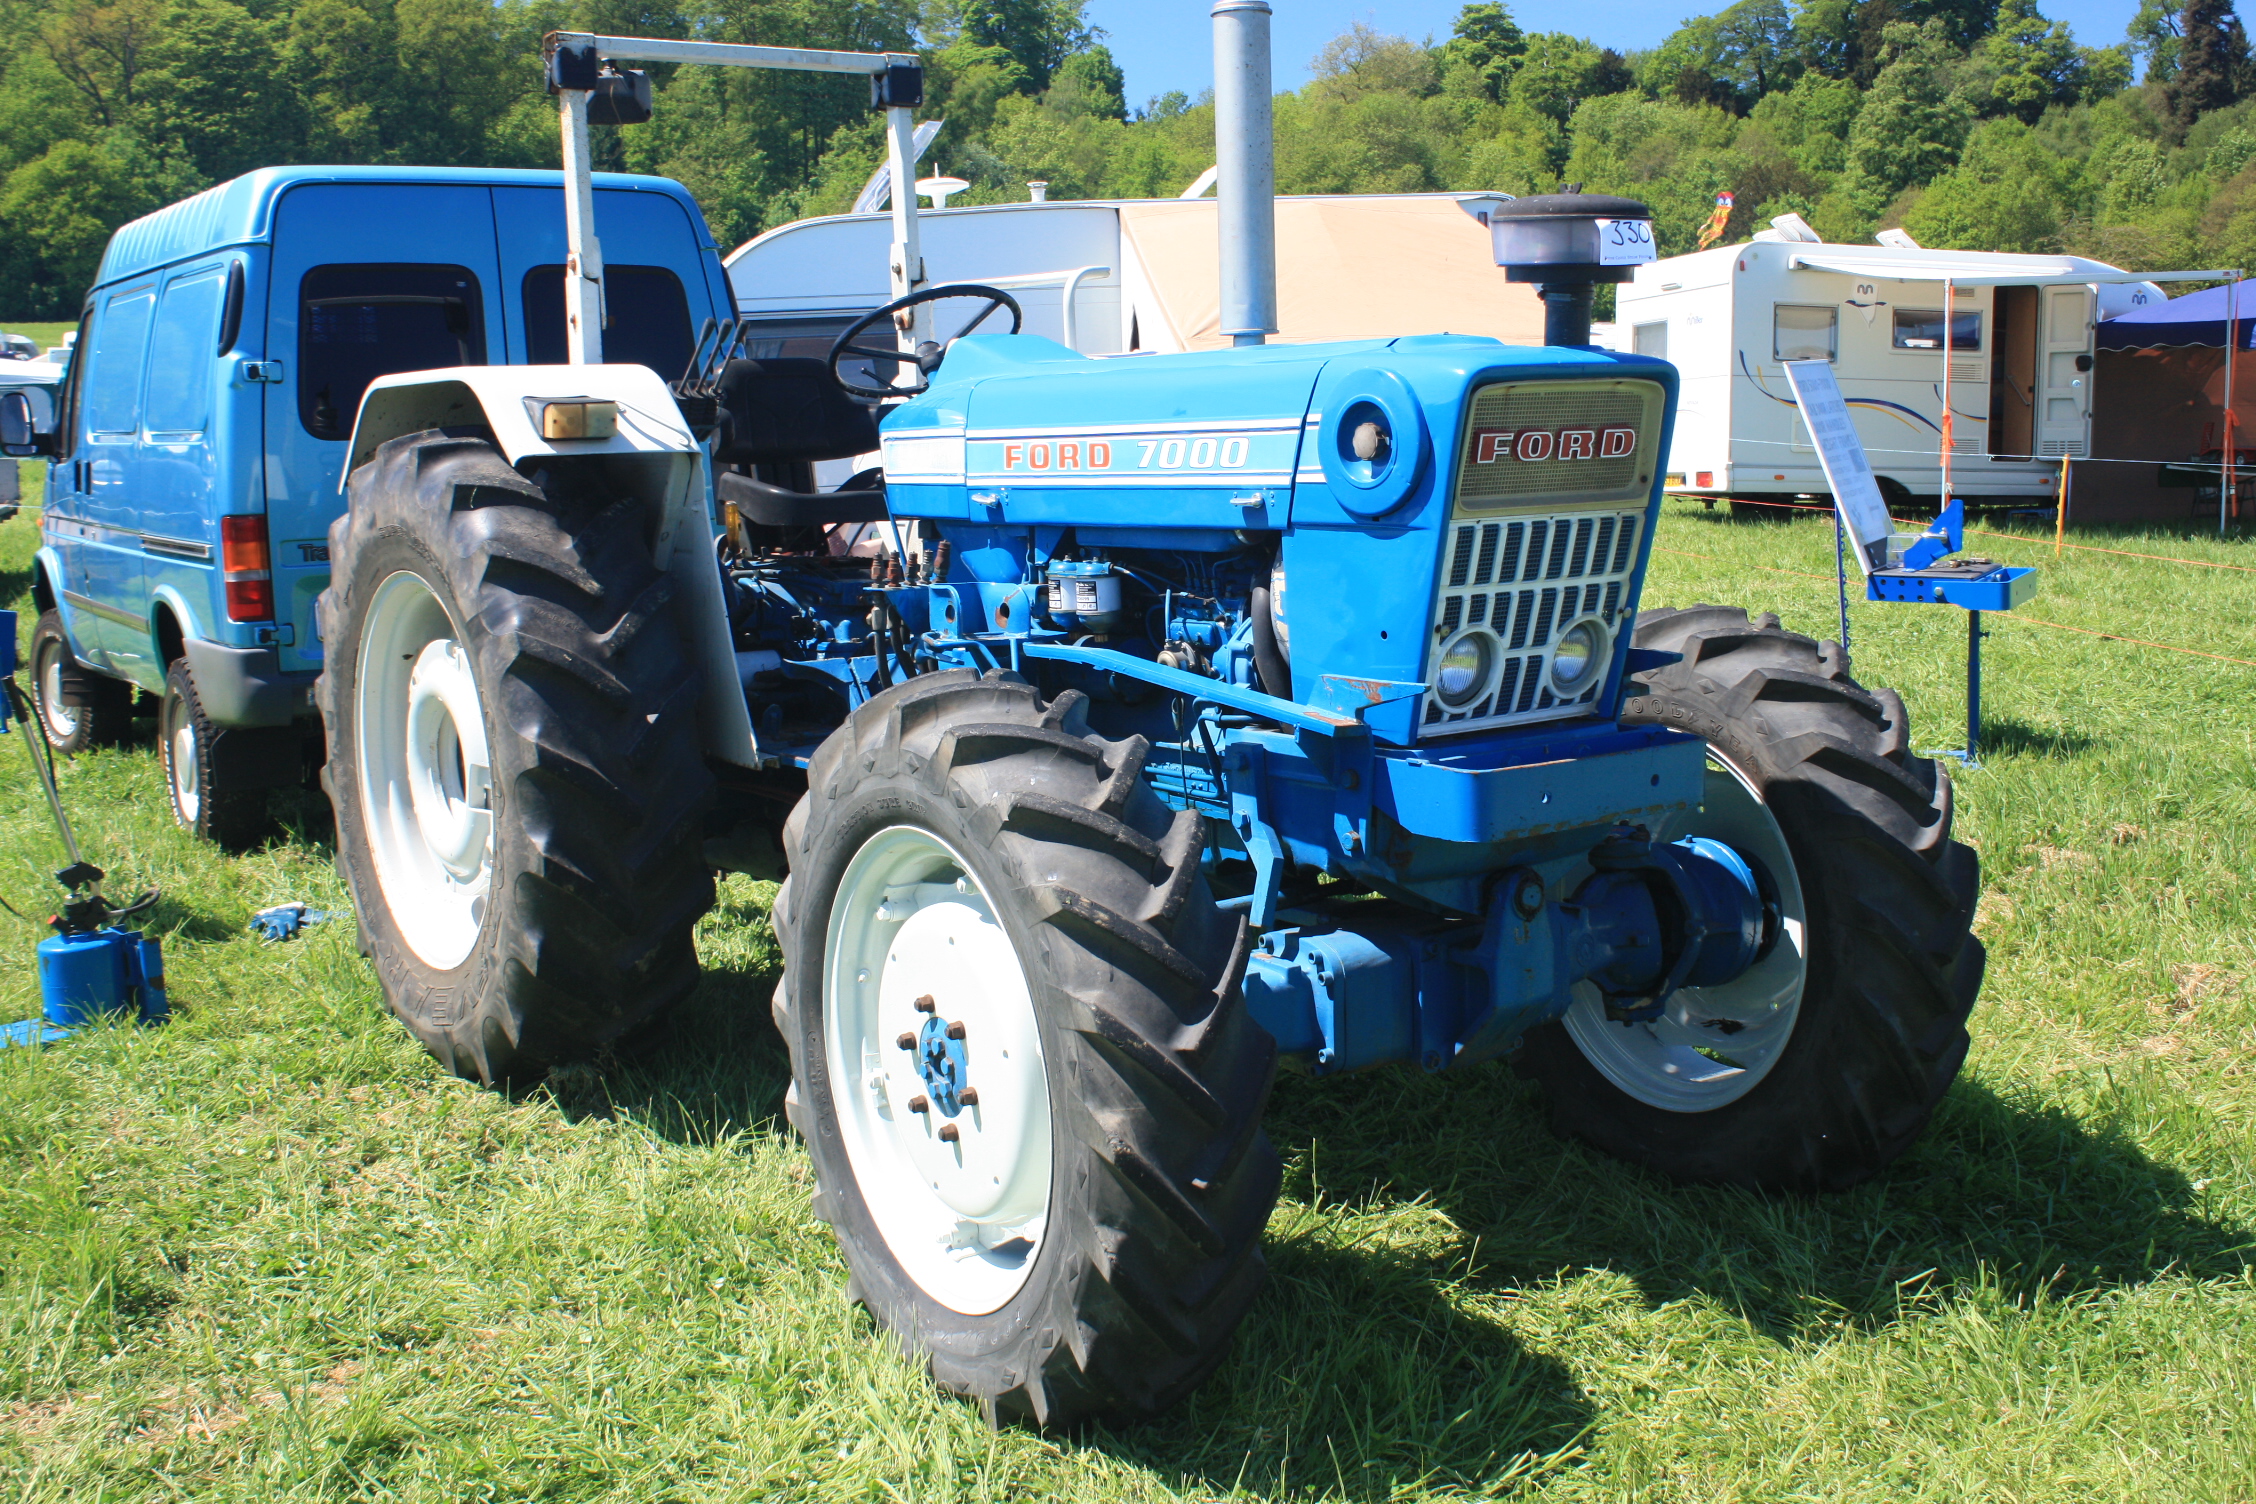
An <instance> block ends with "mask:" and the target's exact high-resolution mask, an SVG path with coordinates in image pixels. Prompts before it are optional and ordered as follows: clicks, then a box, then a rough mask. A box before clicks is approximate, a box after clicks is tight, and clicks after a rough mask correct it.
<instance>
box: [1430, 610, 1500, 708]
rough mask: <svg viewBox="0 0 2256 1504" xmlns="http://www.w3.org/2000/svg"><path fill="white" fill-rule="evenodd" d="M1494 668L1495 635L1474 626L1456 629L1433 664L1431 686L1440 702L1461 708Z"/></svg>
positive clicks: (1477, 694) (1475, 695) (1482, 687)
mask: <svg viewBox="0 0 2256 1504" xmlns="http://www.w3.org/2000/svg"><path fill="white" fill-rule="evenodd" d="M1495 668H1496V638H1495V637H1494V636H1493V635H1491V634H1490V633H1488V632H1485V631H1482V630H1481V629H1479V628H1475V629H1473V630H1472V631H1469V632H1460V633H1458V634H1457V635H1456V636H1455V637H1454V638H1452V639H1450V641H1449V642H1448V643H1446V644H1445V645H1444V646H1443V647H1442V650H1441V661H1440V662H1439V663H1437V664H1436V665H1435V666H1434V690H1435V692H1436V693H1437V694H1439V695H1440V696H1441V703H1442V704H1444V705H1446V706H1448V707H1449V708H1450V709H1451V710H1462V709H1464V708H1465V707H1466V706H1467V705H1470V704H1471V703H1472V702H1473V701H1475V700H1477V699H1479V698H1480V696H1481V692H1482V691H1484V690H1486V689H1487V688H1488V681H1489V679H1490V678H1491V677H1493V675H1494V671H1495Z"/></svg>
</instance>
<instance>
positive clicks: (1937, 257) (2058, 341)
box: [1614, 216, 2216, 506]
mask: <svg viewBox="0 0 2256 1504" xmlns="http://www.w3.org/2000/svg"><path fill="white" fill-rule="evenodd" d="M1782 218H1783V219H1784V220H1785V221H1787V223H1784V224H1782V225H1781V228H1779V229H1776V230H1767V231H1764V232H1763V233H1762V234H1761V235H1758V236H1757V237H1756V238H1755V240H1754V241H1753V242H1752V243H1749V244H1743V245H1736V246H1721V247H1718V248H1716V249H1714V250H1710V251H1700V252H1697V253H1695V254H1693V255H1689V256H1671V257H1669V258H1667V259H1665V260H1660V261H1654V262H1651V263H1649V264H1647V265H1644V266H1640V267H1639V268H1637V273H1636V277H1635V280H1633V281H1631V282H1629V283H1627V284H1625V285H1624V286H1623V287H1622V288H1621V290H1620V294H1619V301H1618V304H1617V308H1618V313H1617V316H1616V317H1617V322H1616V325H1615V331H1616V332H1615V335H1614V340H1615V343H1616V344H1617V345H1618V346H1619V347H1620V348H1622V349H1624V350H1630V351H1634V352H1635V353H1637V354H1640V355H1656V356H1660V357H1662V358H1664V359H1667V360H1669V361H1672V362H1674V363H1675V365H1676V366H1677V368H1678V369H1679V370H1680V371H1681V372H1682V373H1683V377H1684V387H1683V398H1682V407H1681V410H1680V416H1679V420H1678V423H1677V426H1676V438H1675V443H1674V445H1673V447H1672V448H1671V450H1670V452H1669V458H1668V461H1667V466H1668V471H1667V473H1668V486H1669V489H1670V490H1672V491H1677V492H1681V493H1684V494H1688V495H1695V496H1702V497H1707V498H1711V499H1722V498H1731V499H1734V500H1746V501H1760V500H1792V499H1793V498H1794V497H1796V496H1810V495H1822V494H1824V492H1825V489H1826V485H1825V476H1824V473H1823V472H1822V471H1821V470H1820V469H1819V467H1818V461H1817V452H1816V450H1815V449H1813V448H1812V447H1811V444H1810V436H1809V430H1808V428H1807V426H1806V425H1805V424H1804V423H1803V422H1802V419H1801V414H1800V412H1799V410H1798V409H1797V408H1796V406H1795V403H1794V396H1793V392H1792V389H1791V388H1790V387H1789V386H1788V385H1787V382H1786V376H1785V372H1784V370H1783V368H1782V362H1785V361H1789V360H1826V361H1830V362H1831V363H1832V365H1833V370H1834V374H1835V376H1836V378H1837V379H1838V380H1839V382H1840V386H1841V390H1842V392H1843V394H1844V395H1845V396H1846V397H1847V399H1848V405H1849V410H1850V412H1851V413H1852V414H1854V416H1855V418H1856V423H1857V430H1858V434H1859V436H1860V437H1861V438H1862V439H1863V441H1864V444H1865V448H1866V450H1867V452H1868V453H1870V455H1871V456H1872V467H1873V469H1874V471H1876V472H1877V473H1878V476H1879V479H1880V486H1881V490H1882V492H1883V493H1884V494H1885V495H1886V496H1887V497H1888V499H1889V502H1890V504H1891V505H1896V506H1900V505H1902V504H1904V503H1905V502H1907V501H1909V500H1910V499H1911V498H1914V497H1922V498H1931V497H1935V496H1938V495H1940V494H1941V492H1942V489H1943V485H1944V466H1943V449H1942V443H1943V435H1944V434H1945V432H1946V431H1947V432H1948V433H1949V434H1950V436H1951V445H1950V468H1949V486H1950V489H1951V492H1952V494H1954V495H1957V496H1961V497H1964V498H1965V499H1966V500H1967V501H1968V502H1970V503H1973V504H1977V505H1978V504H1982V503H1989V504H1992V505H1995V504H1999V503H2003V502H2009V501H2017V500H2023V499H2028V500H2038V499H2043V500H2049V499H2050V498H2051V496H2052V494H2053V492H2054V489H2055V487H2056V486H2057V484H2058V482H2059V476H2060V461H2061V460H2062V459H2063V458H2068V457H2075V456H2081V455H2084V454H2086V453H2087V452H2088V450H2089V445H2090V435H2091V415H2092V401H2093V395H2094V394H2093V382H2092V364H2093V362H2092V353H2093V351H2092V338H2093V335H2092V329H2093V325H2094V323H2095V322H2097V320H2099V319H2102V318H2108V317H2112V316H2113V315H2115V314H2118V313H2124V312H2128V311H2129V310H2130V309H2132V308H2134V307H2139V306H2144V305H2145V304H2147V303H2150V302H2159V301H2161V300H2162V299H2163V297H2164V296H2165V294H2164V293H2163V291H2162V289H2161V288H2160V287H2159V286H2157V285H2156V284H2157V283H2158V282H2162V281H2172V280H2183V279H2189V278H2195V277H2201V278H2207V277H2212V276H2214V275H2216V274H2215V273H2198V272H2170V273H2159V274H2142V273H2135V272H2125V271H2122V270H2120V269H2118V268H2116V267H2112V266H2108V265H2106V264H2105V263H2103V262H2098V261H2091V260H2087V259H2085V258H2084V257H2081V256H2065V255H2063V256H2031V255H2015V254H2007V253H2002V252H1986V251H1949V250H1927V249H1923V248H1921V247H1919V246H1917V245H1915V244H1913V243H1911V241H1910V239H1909V237H1907V236H1904V235H1903V234H1902V233H1901V232H1900V231H1893V232H1883V233H1884V234H1885V235H1886V236H1888V238H1889V239H1891V240H1892V241H1893V242H1894V243H1892V244H1882V245H1869V246H1856V245H1826V244H1823V243H1821V242H1819V241H1818V240H1817V238H1816V237H1815V236H1814V235H1812V234H1810V233H1809V231H1808V230H1807V227H1806V226H1803V225H1801V224H1800V223H1799V222H1798V221H1796V220H1794V217H1793V216H1783V217H1782ZM1796 236H1807V238H1806V239H1801V238H1792V237H1796ZM1946 323H1947V325H1948V334H1947V340H1948V345H1949V349H1948V351H1947V352H1946V351H1945V349H1944V345H1945V342H1946V333H1945V326H1946ZM1946 394H1947V395H1948V398H1949V405H1948V408H1947V410H1946V407H1945V400H1944V399H1945V396H1946Z"/></svg>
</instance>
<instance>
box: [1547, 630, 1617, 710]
mask: <svg viewBox="0 0 2256 1504" xmlns="http://www.w3.org/2000/svg"><path fill="white" fill-rule="evenodd" d="M1605 661H1606V624H1605V623H1604V622H1602V621H1600V620H1599V619H1598V618H1597V617H1595V616H1585V617H1583V618H1582V619H1581V620H1579V621H1576V622H1571V623H1569V624H1568V626H1567V629H1566V630H1565V631H1563V632H1561V633H1560V634H1559V641H1558V643H1557V645H1556V646H1554V647H1553V648H1552V649H1551V692H1552V693H1553V694H1556V695H1558V696H1559V697H1560V698H1561V699H1571V698H1573V697H1574V696H1576V695H1579V694H1581V693H1582V692H1583V691H1585V690H1587V689H1589V688H1590V685H1591V682H1592V681H1593V680H1594V679H1595V678H1596V677H1597V674H1598V672H1599V666H1600V665H1601V664H1603V663H1604V662H1605Z"/></svg>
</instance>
